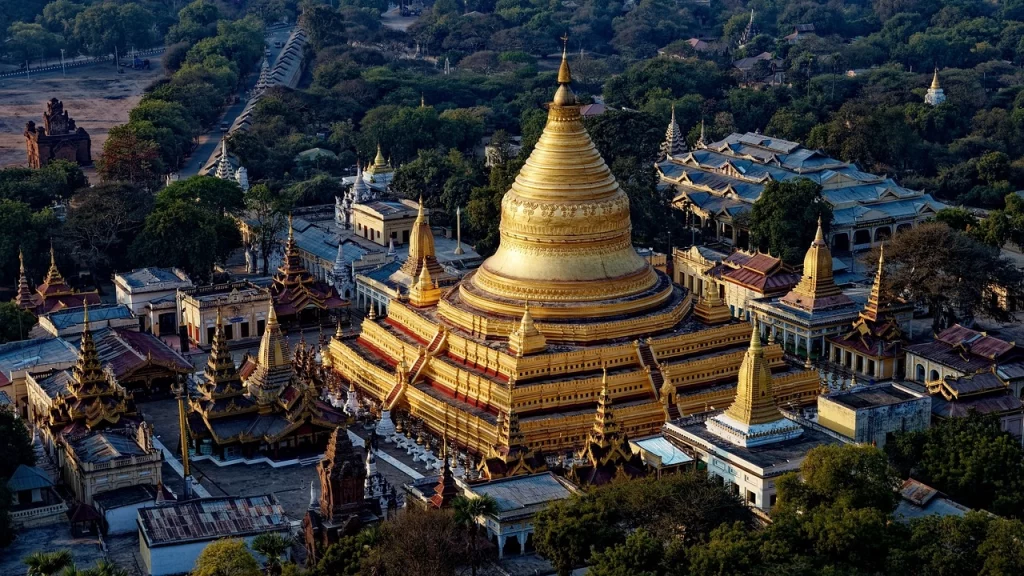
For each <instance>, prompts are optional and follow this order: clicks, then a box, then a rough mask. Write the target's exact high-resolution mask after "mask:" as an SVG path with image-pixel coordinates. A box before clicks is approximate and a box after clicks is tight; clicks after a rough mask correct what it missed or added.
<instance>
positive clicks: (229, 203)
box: [156, 176, 245, 216]
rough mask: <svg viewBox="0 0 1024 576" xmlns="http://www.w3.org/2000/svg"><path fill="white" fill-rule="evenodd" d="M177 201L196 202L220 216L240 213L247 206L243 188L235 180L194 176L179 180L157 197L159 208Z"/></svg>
mask: <svg viewBox="0 0 1024 576" xmlns="http://www.w3.org/2000/svg"><path fill="white" fill-rule="evenodd" d="M177 201H183V202H195V203H196V204H197V205H199V206H202V207H203V208H206V209H207V210H209V211H211V212H214V213H216V214H218V215H221V216H223V215H225V214H233V213H236V212H239V211H240V210H241V209H242V208H243V207H244V206H245V199H244V195H243V192H242V188H241V187H239V185H238V183H237V182H235V181H233V180H221V179H220V178H216V177H213V176H192V177H191V178H186V179H185V180H178V181H177V182H173V183H171V184H170V185H169V186H167V187H166V188H164V189H163V190H161V191H160V192H159V193H158V194H157V195H156V203H157V206H158V207H159V206H161V205H163V204H164V203H172V202H177Z"/></svg>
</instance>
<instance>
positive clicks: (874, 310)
mask: <svg viewBox="0 0 1024 576" xmlns="http://www.w3.org/2000/svg"><path fill="white" fill-rule="evenodd" d="M884 282H885V245H884V244H883V245H882V246H881V247H879V249H878V270H877V271H876V272H875V283H874V284H872V285H871V294H870V295H869V296H868V303H867V304H866V305H865V306H864V311H863V312H861V313H860V316H861V318H864V319H866V320H871V321H872V322H877V321H878V320H879V319H880V318H881V317H882V316H883V315H884V314H885V313H886V312H888V311H889V302H886V301H884V300H883V298H882V290H883V283H884Z"/></svg>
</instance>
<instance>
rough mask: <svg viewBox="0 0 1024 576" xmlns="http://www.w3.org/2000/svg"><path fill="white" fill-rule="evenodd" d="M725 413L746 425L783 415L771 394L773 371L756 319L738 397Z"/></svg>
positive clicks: (737, 393) (761, 422) (743, 365)
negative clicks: (769, 366)
mask: <svg viewBox="0 0 1024 576" xmlns="http://www.w3.org/2000/svg"><path fill="white" fill-rule="evenodd" d="M725 414H726V416H729V417H730V418H732V419H733V420H734V421H736V422H741V423H743V424H745V425H747V426H752V425H755V424H765V423H767V422H772V421H775V420H778V419H779V418H781V417H782V414H781V413H780V412H779V409H778V408H777V407H776V406H775V397H774V396H773V394H772V373H771V370H769V368H768V362H767V361H766V360H765V359H764V350H763V348H762V347H761V335H760V334H759V333H758V328H757V322H754V326H753V330H752V331H751V334H750V347H749V348H747V352H746V354H745V355H744V356H743V362H742V363H741V364H740V372H739V383H738V385H737V387H736V399H735V400H733V403H732V404H731V405H730V406H729V408H728V409H727V410H726V411H725Z"/></svg>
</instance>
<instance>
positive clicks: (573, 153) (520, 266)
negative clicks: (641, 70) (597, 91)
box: [459, 49, 668, 319]
mask: <svg viewBox="0 0 1024 576" xmlns="http://www.w3.org/2000/svg"><path fill="white" fill-rule="evenodd" d="M571 82H572V74H571V72H570V70H569V63H568V53H567V49H566V50H563V60H562V64H561V66H560V68H559V74H558V89H557V91H556V93H555V96H554V99H553V101H552V103H551V105H550V106H549V107H548V118H547V123H546V125H545V126H544V131H543V132H542V134H541V136H540V138H539V140H538V141H537V145H536V146H535V147H534V149H533V152H532V153H531V154H530V156H529V158H528V159H527V160H526V163H525V164H524V165H523V167H522V169H521V170H520V171H519V174H518V175H517V176H516V179H515V181H514V182H513V184H512V187H511V189H510V190H509V191H508V192H507V193H506V194H505V197H504V198H503V200H502V202H501V211H502V214H501V226H500V243H499V246H498V250H497V251H496V252H495V254H494V255H493V256H491V257H490V258H488V259H487V261H486V262H484V263H483V265H482V266H480V267H479V268H478V269H477V270H476V271H474V272H473V273H472V276H470V277H467V280H465V281H463V282H462V283H461V284H460V286H459V290H460V292H461V293H462V295H463V297H464V298H465V300H467V301H472V302H473V306H474V307H476V308H477V309H478V310H481V311H483V312H489V313H493V314H497V315H501V316H506V317H507V316H509V315H510V314H512V313H514V310H515V309H520V308H519V307H520V306H521V305H522V304H521V303H522V302H524V301H525V300H526V299H527V298H529V299H530V304H531V306H532V308H531V313H532V314H533V315H534V317H535V318H537V319H547V318H553V317H560V318H565V317H567V316H570V315H574V314H575V312H574V311H572V310H571V308H572V306H571V305H570V306H567V305H566V303H570V302H571V303H578V304H579V306H580V307H582V306H584V305H585V306H586V308H587V311H586V314H587V315H588V316H589V317H590V318H598V317H603V316H612V315H615V314H618V313H620V312H621V309H617V310H616V311H615V312H613V310H612V309H613V308H616V307H617V306H621V300H622V298H628V297H632V296H637V295H638V294H640V293H643V292H645V291H648V290H650V289H652V288H653V287H654V285H655V284H656V283H657V282H658V275H657V273H656V272H655V271H654V269H653V268H652V267H651V265H650V263H649V262H648V261H647V260H645V259H643V258H641V257H640V256H639V255H638V254H637V253H636V250H634V249H633V247H632V245H631V234H630V228H631V224H630V220H629V200H628V198H627V197H626V195H625V194H624V192H623V191H622V189H621V188H620V187H619V185H618V183H617V182H616V181H615V176H614V175H612V173H611V171H610V170H609V169H608V166H607V165H606V164H605V163H604V160H603V159H602V158H601V155H600V153H599V152H598V151H597V149H596V147H595V146H594V143H593V141H591V139H590V136H589V135H588V134H587V131H586V128H585V127H584V126H583V122H582V120H583V119H582V116H581V114H580V107H579V106H578V105H577V104H576V99H575V96H574V95H573V94H572V91H571V90H570V88H569V84H570V83H571ZM665 295H666V298H667V295H668V293H667V292H666V293H665ZM654 300H655V299H651V300H647V301H645V305H646V303H650V304H651V307H652V308H653V307H654V306H657V305H660V304H661V303H662V302H663V301H664V300H660V301H657V302H655V301H654ZM510 301H511V302H514V305H510ZM613 301H616V302H617V303H616V304H613ZM583 303H585V304H583ZM580 313H581V314H582V312H580Z"/></svg>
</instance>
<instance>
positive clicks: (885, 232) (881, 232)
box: [875, 226, 892, 242]
mask: <svg viewBox="0 0 1024 576" xmlns="http://www.w3.org/2000/svg"><path fill="white" fill-rule="evenodd" d="M890 236H892V229H891V228H889V227H888V226H880V227H879V228H876V229H875V242H885V241H886V240H888V239H889V237H890Z"/></svg>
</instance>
